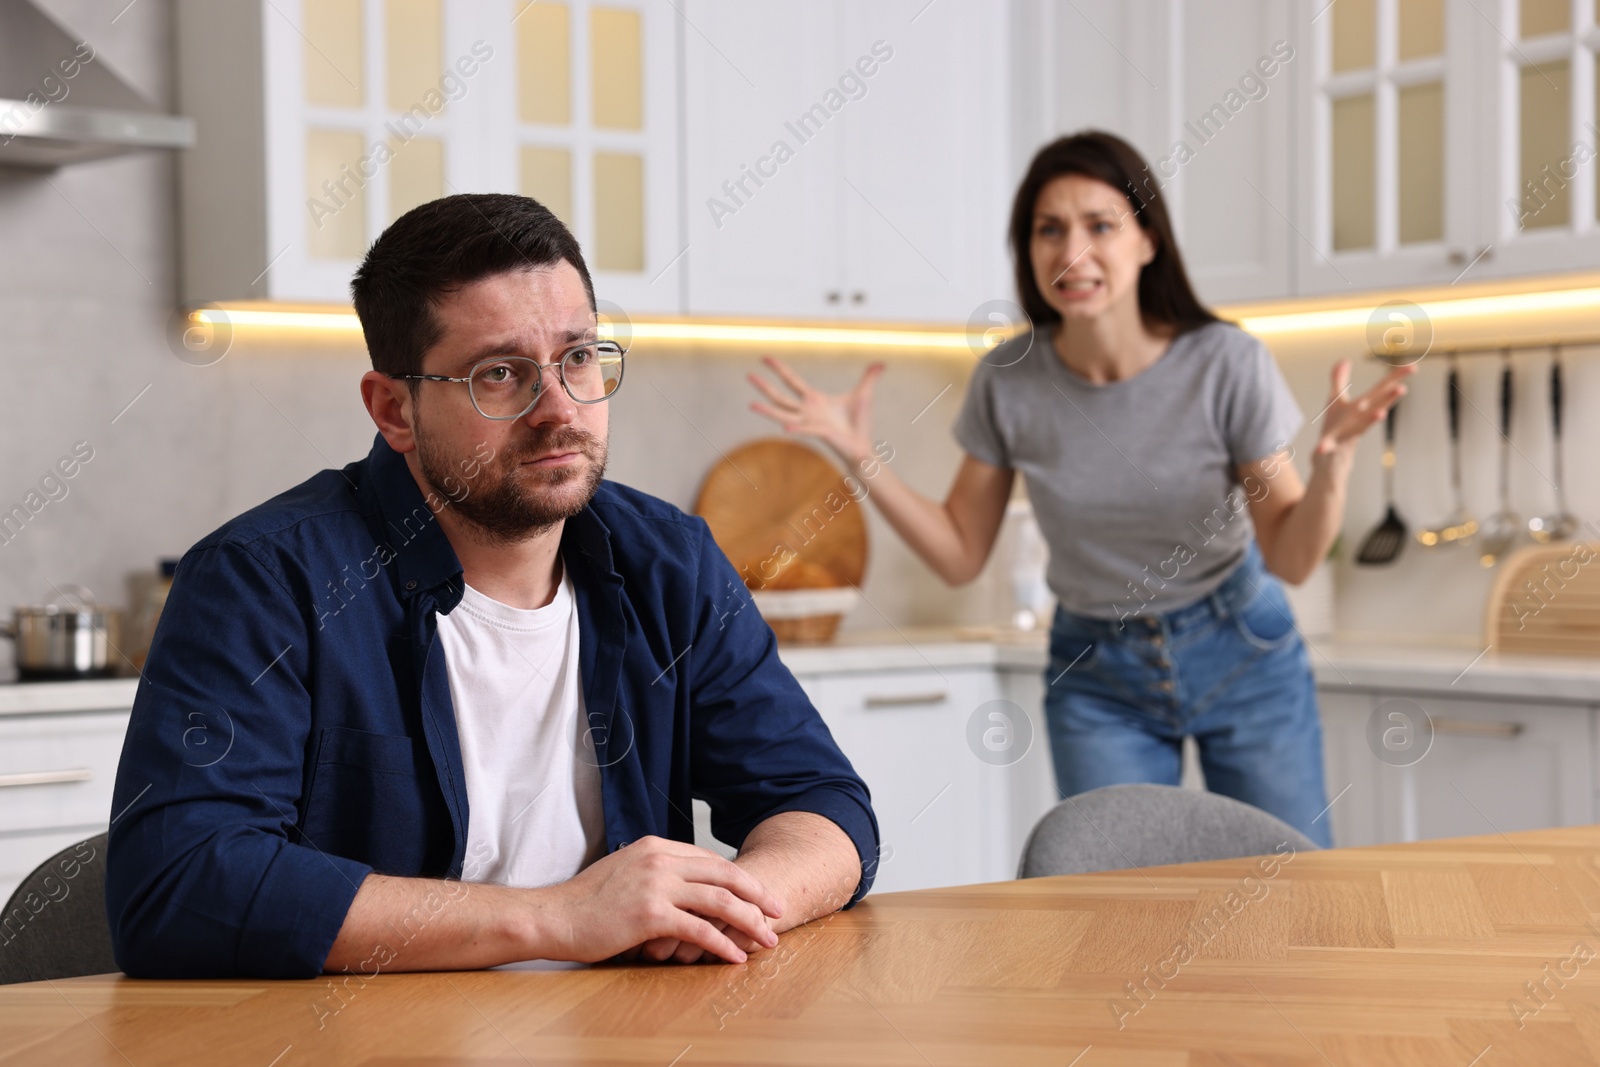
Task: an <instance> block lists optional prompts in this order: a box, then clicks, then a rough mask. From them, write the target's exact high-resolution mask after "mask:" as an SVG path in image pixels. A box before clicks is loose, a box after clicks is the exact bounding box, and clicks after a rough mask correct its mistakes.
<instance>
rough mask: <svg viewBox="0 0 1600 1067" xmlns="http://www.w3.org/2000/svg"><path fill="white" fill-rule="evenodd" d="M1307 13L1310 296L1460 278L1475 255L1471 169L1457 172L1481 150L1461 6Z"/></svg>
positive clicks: (1305, 252) (1447, 1) (1362, 2)
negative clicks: (1475, 147) (1475, 146)
mask: <svg viewBox="0 0 1600 1067" xmlns="http://www.w3.org/2000/svg"><path fill="white" fill-rule="evenodd" d="M1302 13H1303V15H1304V16H1307V17H1306V21H1305V22H1303V24H1302V27H1301V29H1302V31H1303V33H1304V34H1305V36H1306V37H1307V38H1308V44H1309V51H1310V57H1309V70H1308V73H1309V75H1310V77H1309V86H1308V87H1309V92H1308V93H1306V94H1305V96H1306V99H1305V102H1304V105H1303V111H1302V123H1303V128H1302V129H1303V132H1302V143H1304V144H1305V146H1306V148H1307V149H1308V151H1306V152H1304V153H1303V154H1302V155H1303V158H1304V159H1305V160H1306V164H1305V165H1306V167H1307V170H1308V173H1307V174H1306V175H1305V178H1304V180H1303V182H1302V184H1301V188H1302V190H1303V194H1304V198H1305V205H1304V206H1305V210H1304V211H1303V212H1302V218H1303V219H1304V220H1305V223H1306V226H1305V228H1304V232H1303V233H1302V234H1301V235H1300V236H1301V239H1302V248H1301V253H1300V256H1299V259H1300V263H1301V271H1302V278H1303V280H1304V283H1305V284H1304V285H1303V286H1302V290H1303V291H1307V292H1327V291H1339V290H1341V289H1349V290H1351V291H1356V290H1360V289H1370V288H1374V287H1376V286H1379V285H1393V284H1415V283H1417V282H1419V281H1422V282H1434V281H1442V282H1449V281H1451V280H1453V279H1454V277H1455V276H1456V275H1458V274H1459V273H1460V272H1461V270H1462V269H1463V268H1464V267H1467V266H1468V265H1469V263H1470V262H1471V260H1472V258H1473V254H1474V253H1475V249H1474V248H1472V239H1471V238H1472V234H1471V231H1472V229H1473V226H1472V224H1471V222H1470V218H1469V215H1468V213H1467V212H1466V210H1465V205H1466V204H1467V203H1468V202H1469V201H1470V200H1471V199H1472V195H1473V189H1472V178H1471V174H1470V168H1466V167H1457V166H1456V165H1455V161H1456V160H1459V159H1463V158H1465V156H1466V155H1467V154H1468V153H1469V152H1470V151H1471V145H1472V143H1473V138H1472V135H1471V126H1470V120H1469V113H1470V111H1471V102H1470V99H1469V97H1470V93H1471V85H1470V82H1471V79H1470V78H1469V77H1466V76H1465V75H1464V73H1463V72H1464V70H1465V69H1466V68H1468V67H1469V66H1470V63H1471V61H1472V55H1471V47H1470V42H1471V41H1472V40H1473V39H1474V31H1473V29H1472V28H1471V27H1466V26H1462V25H1459V23H1460V22H1461V20H1462V18H1463V14H1462V7H1461V6H1460V5H1458V4H1456V3H1454V2H1453V0H1338V2H1337V3H1334V4H1326V3H1314V4H1309V5H1305V6H1304V7H1303V8H1302ZM1466 17H1467V18H1471V17H1472V14H1471V11H1470V10H1467V11H1466Z"/></svg>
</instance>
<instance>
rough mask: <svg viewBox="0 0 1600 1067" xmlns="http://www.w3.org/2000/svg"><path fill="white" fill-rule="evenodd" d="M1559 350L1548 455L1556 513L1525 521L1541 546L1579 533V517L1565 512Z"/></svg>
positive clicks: (1554, 354)
mask: <svg viewBox="0 0 1600 1067" xmlns="http://www.w3.org/2000/svg"><path fill="white" fill-rule="evenodd" d="M1561 407H1562V389H1561V346H1560V345H1556V346H1554V347H1553V348H1552V349H1551V355H1550V451H1551V453H1552V455H1553V457H1554V464H1553V465H1554V467H1555V484H1556V511H1555V514H1554V515H1535V516H1534V517H1533V518H1531V519H1529V520H1528V532H1529V533H1530V534H1532V535H1533V539H1534V540H1535V541H1538V542H1539V543H1541V544H1549V543H1550V542H1552V541H1565V540H1566V539H1567V538H1569V537H1571V536H1572V535H1573V534H1574V533H1576V532H1577V530H1578V517H1577V516H1576V515H1574V514H1572V512H1570V511H1568V510H1567V488H1566V478H1565V476H1564V475H1563V474H1562V470H1561Z"/></svg>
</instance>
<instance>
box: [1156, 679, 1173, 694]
mask: <svg viewBox="0 0 1600 1067" xmlns="http://www.w3.org/2000/svg"><path fill="white" fill-rule="evenodd" d="M1156 688H1157V689H1159V690H1161V691H1162V692H1163V693H1170V692H1172V679H1170V678H1167V679H1164V680H1162V681H1159V682H1157V683H1156Z"/></svg>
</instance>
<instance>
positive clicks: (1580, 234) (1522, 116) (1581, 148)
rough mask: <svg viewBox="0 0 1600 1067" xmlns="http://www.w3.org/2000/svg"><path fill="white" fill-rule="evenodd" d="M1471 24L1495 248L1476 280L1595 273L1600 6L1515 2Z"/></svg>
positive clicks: (1484, 212) (1490, 9)
mask: <svg viewBox="0 0 1600 1067" xmlns="http://www.w3.org/2000/svg"><path fill="white" fill-rule="evenodd" d="M1462 2H1465V0H1462ZM1466 18H1467V19H1468V20H1469V21H1470V22H1473V23H1475V24H1476V25H1475V30H1476V32H1477V35H1478V41H1477V62H1476V68H1475V69H1476V71H1477V73H1478V77H1477V79H1476V81H1477V83H1478V92H1479V96H1478V100H1477V102H1476V111H1475V117H1476V119H1477V123H1478V126H1479V128H1480V130H1481V140H1482V145H1483V147H1482V151H1481V154H1480V158H1479V159H1478V161H1477V164H1478V166H1477V171H1478V173H1479V174H1480V185H1481V192H1480V205H1481V206H1480V213H1481V217H1482V238H1481V243H1482V245H1483V246H1484V247H1487V248H1490V249H1491V251H1490V253H1489V255H1487V256H1485V257H1484V259H1483V261H1482V262H1480V263H1479V264H1478V267H1477V268H1475V269H1474V271H1473V273H1472V274H1469V275H1468V277H1469V278H1491V277H1495V276H1516V275H1524V274H1540V273H1546V272H1551V271H1566V270H1592V269H1594V267H1595V266H1596V264H1600V200H1597V194H1600V183H1597V182H1596V180H1595V169H1596V166H1597V165H1600V164H1597V162H1596V154H1597V152H1600V128H1597V125H1596V118H1597V116H1596V95H1595V90H1596V71H1595V55H1596V51H1597V50H1600V27H1597V25H1596V10H1595V6H1594V5H1593V4H1589V3H1582V2H1580V3H1571V4H1568V3H1557V2H1553V0H1520V2H1517V0H1509V2H1502V3H1498V4H1490V5H1483V6H1482V8H1481V13H1478V12H1472V11H1471V10H1470V9H1469V11H1468V14H1467V16H1466Z"/></svg>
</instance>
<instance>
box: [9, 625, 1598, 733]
mask: <svg viewBox="0 0 1600 1067" xmlns="http://www.w3.org/2000/svg"><path fill="white" fill-rule="evenodd" d="M1045 642H1046V635H1045V633H1044V632H1043V631H1039V630H1036V631H1032V632H1018V631H1006V630H998V629H996V628H994V627H906V628H903V629H899V630H853V631H846V632H844V633H842V634H840V635H839V637H838V639H837V640H835V641H834V642H833V643H832V644H828V645H785V646H781V647H780V648H779V655H780V656H781V657H782V659H783V662H784V664H785V665H786V666H788V668H789V669H790V670H791V671H793V672H794V673H795V674H797V675H807V674H829V673H836V672H846V673H863V672H870V671H906V670H928V669H935V670H938V669H944V668H960V667H973V668H979V669H982V668H989V669H1000V670H1013V671H1038V670H1043V669H1044V666H1045V664H1046V662H1047V661H1048V659H1049V656H1048V653H1047V652H1046V644H1045ZM1307 644H1308V646H1309V648H1310V652H1311V666H1312V670H1313V672H1314V673H1315V674H1316V678H1317V684H1318V685H1319V686H1321V687H1323V688H1325V689H1338V688H1349V689H1352V690H1360V691H1364V690H1381V691H1383V692H1386V693H1388V692H1400V693H1403V692H1429V693H1449V694H1450V695H1452V696H1462V697H1477V698H1481V699H1492V698H1501V699H1512V700H1519V699H1520V700H1536V701H1539V702H1541V703H1572V704H1585V705H1597V704H1600V658H1595V659H1576V658H1558V657H1553V656H1521V655H1518V656H1502V655H1500V654H1499V653H1497V652H1494V651H1493V650H1490V651H1487V652H1485V651H1484V649H1483V647H1482V646H1481V645H1477V644H1472V643H1468V642H1464V641H1463V642H1451V641H1447V640H1441V639H1433V640H1429V641H1403V640H1400V639H1397V638H1394V637H1387V636H1386V637H1381V638H1380V637H1371V636H1368V637H1362V636H1360V635H1341V636H1338V637H1332V638H1315V639H1311V640H1309V641H1308V642H1307ZM138 681H139V680H138V679H137V678H108V679H100V680H95V681H87V682H32V683H27V684H13V685H0V717H4V716H7V715H31V714H39V713H42V712H59V711H87V710H100V709H124V708H128V707H131V706H132V704H133V694H134V690H135V688H136V687H137V685H138Z"/></svg>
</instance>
